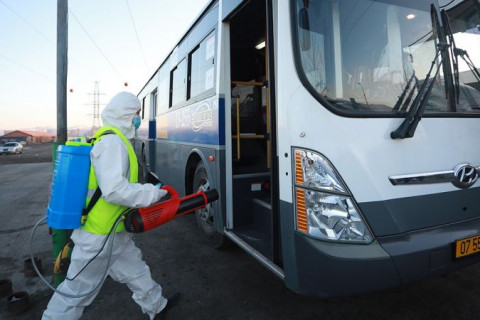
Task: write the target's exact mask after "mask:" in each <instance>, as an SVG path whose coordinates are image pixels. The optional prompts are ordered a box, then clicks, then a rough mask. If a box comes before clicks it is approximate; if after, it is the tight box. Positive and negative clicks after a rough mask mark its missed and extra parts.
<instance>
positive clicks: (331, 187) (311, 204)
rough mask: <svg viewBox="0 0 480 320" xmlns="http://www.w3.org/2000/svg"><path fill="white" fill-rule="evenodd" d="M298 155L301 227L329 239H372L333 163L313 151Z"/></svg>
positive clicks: (297, 203) (297, 187) (298, 200)
mask: <svg viewBox="0 0 480 320" xmlns="http://www.w3.org/2000/svg"><path fill="white" fill-rule="evenodd" d="M294 154H295V184H296V186H295V199H296V215H297V219H296V220H297V230H299V231H302V232H304V233H306V234H308V235H310V236H312V237H316V238H320V239H326V240H334V241H347V242H361V243H369V242H371V241H372V235H371V233H370V231H369V229H368V227H367V226H366V223H365V221H364V219H363V218H362V215H361V214H360V212H359V209H358V208H357V205H356V204H355V200H354V199H353V198H352V196H351V194H349V192H348V189H347V188H346V186H345V185H344V183H343V182H342V180H341V179H340V177H339V176H338V174H337V173H336V171H335V170H334V169H333V167H332V166H331V165H330V163H329V162H328V161H327V160H326V159H325V158H324V157H322V156H321V155H319V154H317V153H314V152H312V151H307V150H301V149H295V150H294Z"/></svg>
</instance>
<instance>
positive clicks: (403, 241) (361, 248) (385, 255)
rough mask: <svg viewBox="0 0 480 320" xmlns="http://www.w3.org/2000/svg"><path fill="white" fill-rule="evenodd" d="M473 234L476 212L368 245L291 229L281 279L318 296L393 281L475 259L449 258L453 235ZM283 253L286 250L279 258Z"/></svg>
mask: <svg viewBox="0 0 480 320" xmlns="http://www.w3.org/2000/svg"><path fill="white" fill-rule="evenodd" d="M476 234H480V219H478V218H476V219H470V220H467V221H462V222H457V223H452V224H448V225H443V226H438V227H434V228H429V229H422V230H417V231H412V232H408V233H404V234H400V235H393V236H385V237H379V238H377V239H376V241H374V242H373V243H371V244H369V245H354V244H337V243H331V242H325V241H320V240H317V239H313V238H310V237H308V236H305V235H304V234H302V233H299V232H294V234H293V239H292V240H293V242H294V245H293V247H292V249H293V251H292V252H290V253H292V254H294V255H295V256H296V259H295V261H294V262H292V260H290V261H289V259H288V258H287V259H284V264H285V266H284V267H285V282H286V285H287V287H289V288H290V289H292V290H293V291H296V292H298V293H301V294H305V295H312V296H321V297H331V296H340V295H352V294H361V293H367V292H372V291H378V290H384V289H387V288H392V287H397V286H400V285H403V284H407V283H410V282H414V281H418V280H422V279H425V278H428V277H432V276H436V275H441V274H445V273H448V272H451V271H454V270H458V269H461V268H464V267H467V266H469V265H472V264H475V263H477V262H480V254H473V255H471V256H468V257H464V258H460V259H457V258H455V241H456V240H458V239H462V238H466V237H470V236H473V235H476ZM288 256H289V252H288V250H287V251H286V252H284V258H286V257H288ZM289 269H290V270H289ZM292 271H293V272H292Z"/></svg>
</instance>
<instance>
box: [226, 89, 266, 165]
mask: <svg viewBox="0 0 480 320" xmlns="http://www.w3.org/2000/svg"><path fill="white" fill-rule="evenodd" d="M232 85H236V86H252V87H266V88H267V90H268V86H267V85H266V83H264V82H254V81H232ZM266 98H267V119H266V121H267V134H266V135H264V134H250V133H247V134H245V133H240V98H239V97H238V96H237V97H235V101H236V110H237V114H236V123H237V130H236V134H235V135H233V136H232V139H236V144H237V160H240V152H241V151H240V149H241V148H240V139H265V138H267V137H269V136H270V126H269V122H270V118H269V116H270V115H269V110H268V109H269V103H268V92H267V97H266ZM270 152H271V151H270V141H267V168H270Z"/></svg>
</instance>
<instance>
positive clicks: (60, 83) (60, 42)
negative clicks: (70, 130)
mask: <svg viewBox="0 0 480 320" xmlns="http://www.w3.org/2000/svg"><path fill="white" fill-rule="evenodd" d="M67 52H68V0H58V2H57V142H58V144H65V142H66V141H67V69H68V59H67Z"/></svg>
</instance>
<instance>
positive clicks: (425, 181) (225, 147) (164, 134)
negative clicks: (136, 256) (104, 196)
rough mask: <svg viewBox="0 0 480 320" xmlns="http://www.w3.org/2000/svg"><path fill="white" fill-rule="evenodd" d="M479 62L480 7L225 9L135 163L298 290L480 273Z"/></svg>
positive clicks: (188, 39)
mask: <svg viewBox="0 0 480 320" xmlns="http://www.w3.org/2000/svg"><path fill="white" fill-rule="evenodd" d="M173 27H174V26H172V28H173ZM478 66H480V1H479V0H452V1H451V0H434V1H427V0H376V1H374V0H356V1H346V0H251V1H248V0H244V1H242V0H225V1H224V0H212V1H211V2H209V3H208V4H207V5H206V7H205V8H204V10H203V11H202V12H201V13H200V15H199V16H198V18H197V19H195V21H194V22H193V24H192V26H191V27H190V28H189V30H188V31H187V32H186V33H185V34H184V36H183V37H182V38H181V39H180V41H179V42H178V43H177V44H176V45H175V46H174V48H173V49H172V50H171V52H170V53H169V55H168V57H167V58H166V59H165V61H164V62H163V63H162V64H161V65H160V66H159V68H158V69H157V70H156V71H155V72H154V73H153V76H152V77H151V78H150V79H149V80H148V82H147V83H146V84H145V86H144V87H143V89H142V90H141V91H140V93H139V95H138V96H139V98H140V99H141V101H142V105H143V107H142V117H143V118H144V119H145V121H143V123H145V127H144V128H143V129H144V131H145V132H148V136H147V137H145V138H141V137H137V141H136V143H135V145H136V152H137V154H138V158H139V161H140V162H141V165H142V167H143V168H144V171H145V172H147V171H150V172H152V173H154V174H156V175H157V176H158V177H159V178H160V180H162V182H164V183H165V184H169V185H171V186H173V187H174V188H175V189H177V190H178V191H179V193H180V195H187V194H191V193H193V192H195V191H197V190H199V189H208V188H215V189H217V190H218V191H219V194H220V198H219V200H218V201H217V202H215V203H214V204H213V205H209V206H208V207H207V208H206V209H204V210H200V211H198V212H196V220H197V222H198V225H199V227H200V230H201V232H202V233H203V234H204V235H205V238H206V239H207V241H208V243H209V244H210V245H212V246H213V247H216V248H219V247H222V246H224V245H225V244H226V243H227V242H234V243H236V244H237V245H239V246H240V247H242V248H243V249H244V250H245V251H247V252H248V253H250V254H251V255H252V256H253V257H255V258H256V259H257V260H258V261H259V262H261V263H262V264H263V265H264V266H265V267H267V268H268V269H269V270H271V271H272V272H274V273H275V274H276V275H277V276H278V277H280V278H281V279H283V281H284V282H285V284H286V286H287V287H288V288H290V289H291V290H293V291H295V292H298V293H301V294H305V295H314V296H336V295H345V294H357V293H363V292H368V291H372V290H381V289H386V288H391V287H395V286H399V285H402V284H406V283H410V282H413V281H417V280H420V279H424V278H426V277H430V276H435V275H439V274H443V273H446V272H450V271H453V270H457V269H461V268H463V267H466V266H469V265H472V264H474V263H477V262H479V261H480V254H478V252H479V251H480V182H479V181H478V176H479V173H480V73H479V69H478ZM147 119H148V121H146V120H147Z"/></svg>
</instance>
